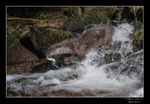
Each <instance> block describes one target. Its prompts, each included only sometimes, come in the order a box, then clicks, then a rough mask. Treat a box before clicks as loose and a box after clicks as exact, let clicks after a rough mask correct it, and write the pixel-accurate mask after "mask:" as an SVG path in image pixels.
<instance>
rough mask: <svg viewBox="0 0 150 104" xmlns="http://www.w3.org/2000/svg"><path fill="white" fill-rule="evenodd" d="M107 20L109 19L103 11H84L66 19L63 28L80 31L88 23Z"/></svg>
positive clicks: (105, 21)
mask: <svg viewBox="0 0 150 104" xmlns="http://www.w3.org/2000/svg"><path fill="white" fill-rule="evenodd" d="M108 21H110V19H109V17H107V16H106V15H105V14H104V13H103V12H99V11H94V12H90V13H84V14H83V15H82V16H77V17H75V18H71V19H69V20H68V21H66V22H65V24H64V30H69V31H73V32H78V33H82V32H83V30H84V29H85V26H87V25H89V24H99V23H103V24H106V23H107V22H108Z"/></svg>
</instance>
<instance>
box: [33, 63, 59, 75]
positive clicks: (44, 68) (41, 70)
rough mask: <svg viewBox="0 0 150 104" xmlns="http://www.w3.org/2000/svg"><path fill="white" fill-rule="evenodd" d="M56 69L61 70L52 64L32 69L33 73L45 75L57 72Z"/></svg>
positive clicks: (44, 64)
mask: <svg viewBox="0 0 150 104" xmlns="http://www.w3.org/2000/svg"><path fill="white" fill-rule="evenodd" d="M56 69H59V68H58V67H57V66H55V65H52V64H51V63H50V62H46V63H43V64H40V65H37V66H34V67H33V68H32V71H31V73H44V72H47V71H49V70H56Z"/></svg>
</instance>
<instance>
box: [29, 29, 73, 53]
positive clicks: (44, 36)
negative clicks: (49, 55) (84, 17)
mask: <svg viewBox="0 0 150 104" xmlns="http://www.w3.org/2000/svg"><path fill="white" fill-rule="evenodd" d="M28 36H29V37H30V38H31V41H32V43H33V44H34V46H35V47H36V48H37V49H39V50H40V51H41V52H42V53H45V51H46V50H47V49H48V47H50V46H51V45H53V44H55V43H57V42H60V41H62V40H64V39H67V38H70V37H71V35H70V32H67V31H62V30H57V29H53V28H50V27H42V28H41V27H37V26H33V27H31V30H30V32H29V33H28Z"/></svg>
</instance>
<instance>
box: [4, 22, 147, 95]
mask: <svg viewBox="0 0 150 104" xmlns="http://www.w3.org/2000/svg"><path fill="white" fill-rule="evenodd" d="M114 28H115V35H114V36H113V38H112V43H111V45H112V46H116V44H118V45H119V49H116V48H115V49H114V48H112V49H109V50H105V49H104V47H103V46H102V47H97V48H95V49H92V50H90V51H89V52H88V53H87V54H86V58H85V59H84V60H83V61H82V62H79V63H77V64H76V65H72V66H70V67H66V68H62V69H60V70H50V71H48V72H45V73H36V74H19V75H16V74H15V75H7V77H6V82H7V85H6V86H7V93H8V92H9V94H8V95H9V96H24V95H29V96H42V95H44V94H45V93H46V96H50V97H51V96H54V95H53V94H52V92H54V91H59V90H65V91H68V92H72V93H80V94H81V95H84V96H87V93H90V95H92V96H100V97H128V96H132V97H143V73H144V72H143V71H144V69H143V64H144V63H143V56H144V55H143V50H141V51H139V52H137V53H133V51H132V44H131V43H132V40H131V39H130V35H131V34H132V33H133V31H134V27H133V26H132V25H130V24H128V23H124V24H121V25H118V26H116V27H114ZM111 53H113V54H111ZM114 53H115V54H114ZM129 53H130V55H128V54H129ZM106 54H107V55H109V54H111V55H110V56H111V57H109V60H112V61H110V62H108V60H106ZM114 55H121V57H120V59H119V60H116V59H115V58H113V57H112V56H114ZM12 92H13V93H12Z"/></svg>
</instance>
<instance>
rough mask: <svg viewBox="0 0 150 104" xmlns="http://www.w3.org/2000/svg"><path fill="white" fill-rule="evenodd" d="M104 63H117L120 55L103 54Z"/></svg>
mask: <svg viewBox="0 0 150 104" xmlns="http://www.w3.org/2000/svg"><path fill="white" fill-rule="evenodd" d="M104 58H105V62H106V63H111V62H115V61H119V60H120V59H121V55H120V53H110V54H105V57H104Z"/></svg>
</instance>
